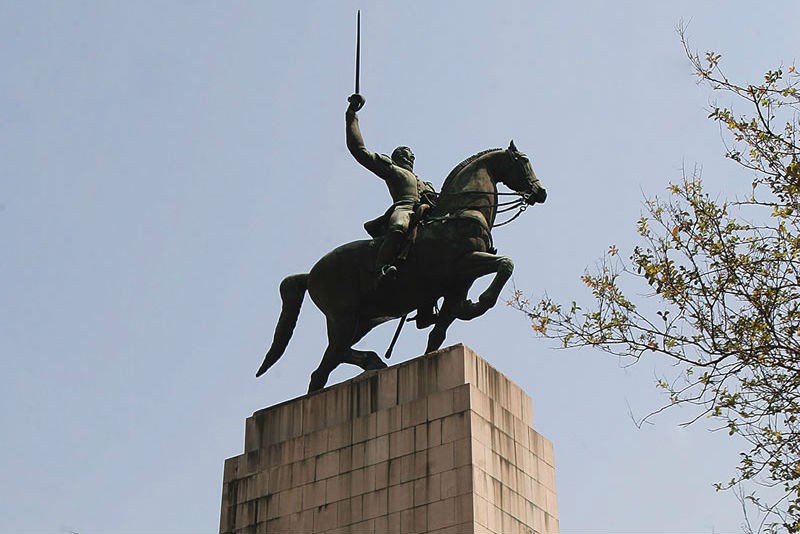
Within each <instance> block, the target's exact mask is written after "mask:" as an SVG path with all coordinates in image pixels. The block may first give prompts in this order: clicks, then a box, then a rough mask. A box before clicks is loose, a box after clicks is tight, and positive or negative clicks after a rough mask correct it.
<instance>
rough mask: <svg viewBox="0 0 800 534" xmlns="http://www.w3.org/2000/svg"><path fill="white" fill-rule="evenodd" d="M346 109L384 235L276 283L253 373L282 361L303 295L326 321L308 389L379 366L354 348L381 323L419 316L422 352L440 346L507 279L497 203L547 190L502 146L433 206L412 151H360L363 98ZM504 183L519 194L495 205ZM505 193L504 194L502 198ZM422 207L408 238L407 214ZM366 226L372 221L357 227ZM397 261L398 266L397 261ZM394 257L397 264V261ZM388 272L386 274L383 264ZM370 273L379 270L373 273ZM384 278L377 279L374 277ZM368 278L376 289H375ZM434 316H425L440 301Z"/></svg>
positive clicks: (479, 157)
mask: <svg viewBox="0 0 800 534" xmlns="http://www.w3.org/2000/svg"><path fill="white" fill-rule="evenodd" d="M349 102H350V105H349V106H348V110H347V112H346V115H345V117H346V131H347V146H348V149H349V150H350V151H351V153H352V154H353V156H354V157H355V158H356V160H357V161H358V162H359V163H361V164H362V165H363V166H365V167H366V168H367V169H369V170H370V171H372V172H373V173H374V174H376V175H378V176H379V177H381V178H383V179H384V180H385V181H386V184H387V186H388V188H389V192H390V194H391V196H392V201H393V204H392V207H391V208H390V209H389V211H388V212H387V214H386V215H385V216H384V219H385V223H386V224H385V229H386V231H385V233H383V235H381V233H382V232H381V231H375V229H374V228H375V226H381V225H373V231H372V232H371V233H372V234H373V235H377V236H378V237H373V238H372V239H364V240H359V241H353V242H351V243H347V244H344V245H341V246H339V247H337V248H335V249H334V250H332V251H330V252H329V253H327V254H326V255H325V256H323V257H322V258H321V259H320V260H319V261H318V262H317V263H316V264H314V266H313V267H312V268H311V270H310V271H309V272H308V273H302V274H295V275H291V276H288V277H286V278H284V280H283V281H282V282H281V284H280V295H281V300H282V308H281V313H280V316H279V318H278V324H277V326H276V327H275V333H274V336H273V340H272V345H271V346H270V348H269V350H268V351H267V354H266V356H265V357H264V361H263V363H262V364H261V367H260V368H259V369H258V371H257V372H256V376H261V375H262V374H264V373H265V372H266V371H267V370H268V369H269V368H270V367H271V366H272V365H274V364H275V362H277V361H278V359H279V358H280V357H281V356H282V355H283V353H284V352H285V350H286V347H287V345H288V343H289V340H290V339H291V337H292V334H293V332H294V327H295V325H296V323H297V318H298V316H299V314H300V307H301V304H302V302H303V299H304V297H305V294H306V292H308V294H309V295H310V296H311V299H312V301H313V302H314V304H316V305H317V307H318V308H319V309H320V310H321V311H322V312H323V314H324V315H325V317H326V322H327V330H328V346H327V348H326V349H325V352H324V354H323V356H322V361H321V362H320V364H319V366H318V367H317V369H316V370H315V371H314V372H313V373H312V374H311V380H310V383H309V386H308V391H309V392H312V391H316V390H318V389H321V388H323V387H325V384H326V383H327V381H328V377H329V375H330V373H331V372H332V371H333V370H334V369H335V368H336V367H337V366H338V365H339V364H342V363H350V364H353V365H357V366H359V367H361V368H362V369H364V370H371V369H381V368H383V367H386V364H385V363H384V362H383V361H382V360H381V359H380V357H379V356H378V354H377V353H375V352H373V351H364V350H359V349H355V348H353V345H354V344H356V343H357V342H358V341H359V340H360V339H362V338H363V337H364V336H365V335H366V334H367V333H368V332H369V331H370V330H372V329H373V328H374V327H376V326H377V325H379V324H382V323H384V322H386V321H389V320H392V319H396V318H398V317H404V316H405V315H406V314H408V313H409V312H411V311H413V310H415V309H416V310H418V311H421V312H422V313H421V315H423V316H425V315H426V314H428V316H427V317H423V318H422V319H420V317H419V316H418V319H417V327H418V328H422V327H425V326H429V325H430V324H433V329H432V330H431V332H430V333H429V335H428V343H427V347H426V349H425V352H426V353H428V352H432V351H434V350H436V349H438V348H439V347H441V346H442V343H444V340H445V337H446V333H447V329H448V328H449V326H450V325H451V324H452V323H453V322H454V321H455V320H456V319H461V320H471V319H474V318H476V317H478V316H480V315H482V314H484V313H486V311H488V310H489V309H490V308H492V307H493V306H494V305H495V304H496V303H497V299H498V297H499V296H500V292H501V290H502V288H503V286H504V285H505V283H506V282H507V281H508V279H509V278H510V277H511V273H512V271H513V268H514V266H513V262H512V261H511V259H510V258H508V257H506V256H499V255H497V254H495V250H494V247H493V242H492V235H491V230H492V227H494V226H496V224H495V218H496V215H497V213H498V206H503V205H505V207H504V209H506V210H507V209H513V208H518V209H519V210H520V211H519V213H521V212H522V210H524V208H526V207H527V206H529V205H532V204H535V203H541V202H544V201H545V199H546V197H547V193H546V191H545V189H544V187H542V185H541V183H540V182H539V180H538V179H537V178H536V175H535V173H534V172H533V168H532V166H531V163H530V161H529V160H528V158H527V156H525V154H523V153H522V152H519V151H518V150H517V148H516V147H515V146H514V142H513V141H512V142H511V143H510V145H509V147H508V148H507V149H500V148H497V149H490V150H484V151H482V152H479V153H477V154H475V155H474V156H471V157H469V158H467V159H466V160H464V161H463V162H461V163H460V164H459V165H457V166H456V167H455V168H454V169H453V170H452V171H451V172H450V174H449V175H448V176H447V178H446V179H445V181H444V183H443V185H442V190H441V192H440V194H439V196H438V198H437V200H436V203H435V205H431V204H432V203H431V202H422V201H421V200H422V199H423V198H424V196H425V195H426V194H429V193H430V192H431V191H430V190H432V188H430V186H429V185H427V184H425V183H424V182H421V181H420V180H419V178H417V176H416V175H415V174H414V173H413V161H414V160H413V154H412V153H411V150H410V149H408V148H407V147H400V148H398V149H396V150H395V151H394V153H393V154H392V156H391V157H387V156H385V155H380V154H375V153H373V152H370V151H369V150H367V149H366V148H365V147H364V142H363V139H362V138H361V134H360V131H359V129H358V120H357V117H356V112H357V111H358V110H359V109H361V106H363V105H364V99H363V98H362V97H360V95H358V94H356V95H353V96H351V97H350V99H349ZM498 183H503V184H505V185H506V186H507V187H508V188H509V189H511V190H512V191H513V192H515V194H518V195H519V197H518V198H517V199H515V200H513V201H511V202H499V200H498V198H499V195H502V194H503V193H498V190H497V184H498ZM505 194H509V193H505ZM421 205H425V206H427V207H429V209H427V211H426V210H424V209H423V210H418V212H422V211H424V214H422V215H421V219H420V221H419V222H418V223H417V224H416V227H414V228H413V229H412V231H411V232H410V233H412V234H415V235H414V239H413V243H412V244H411V245H407V244H406V242H407V239H408V233H409V232H408V229H409V226H412V227H413V223H412V222H411V221H412V220H413V219H414V218H415V217H414V216H413V214H414V212H415V207H417V208H418V207H419V206H421ZM365 226H367V227H368V228H369V226H370V223H368V224H367V225H365ZM398 256H402V258H404V260H403V261H402V263H398ZM402 258H401V259H402ZM389 266H391V267H389ZM376 271H377V272H376ZM381 274H383V275H384V276H383V277H381V276H380V275H381ZM489 274H494V278H493V280H492V281H491V283H490V284H489V286H488V287H487V288H486V289H485V290H484V291H483V292H482V293H481V295H480V296H479V298H478V300H477V301H476V302H473V301H471V300H469V299H468V296H467V294H468V291H469V288H470V287H471V286H472V284H473V282H475V280H477V279H478V278H480V277H482V276H485V275H489ZM376 276H377V277H378V279H379V283H376ZM440 298H441V299H443V301H442V306H441V310H440V311H439V313H438V314H436V315H433V314H432V313H429V312H428V310H432V309H433V308H434V305H435V304H436V302H437V301H438V300H439V299H440Z"/></svg>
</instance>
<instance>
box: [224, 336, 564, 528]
mask: <svg viewBox="0 0 800 534" xmlns="http://www.w3.org/2000/svg"><path fill="white" fill-rule="evenodd" d="M244 449H245V450H244V454H242V455H239V456H235V457H233V458H229V459H228V460H226V461H225V470H224V479H223V491H222V512H221V516H220V534H262V533H263V534H266V533H329V534H345V533H353V534H355V533H369V534H373V533H374V534H391V533H409V534H412V533H413V534H416V533H430V534H433V533H436V534H489V533H494V534H534V533H535V534H558V508H557V504H556V485H555V467H554V461H553V446H552V444H551V443H550V442H549V441H548V440H547V439H545V438H544V437H542V436H541V435H540V434H538V433H537V432H535V431H534V430H533V408H532V402H531V399H530V397H529V396H528V395H526V394H525V392H524V391H522V390H521V389H520V388H519V387H518V386H517V385H516V384H514V383H513V382H511V381H510V380H509V379H508V378H506V377H505V376H503V375H502V374H501V373H500V372H498V371H497V370H495V369H494V368H493V367H491V366H490V365H489V364H488V363H487V362H486V361H485V360H483V359H482V358H481V357H480V356H478V355H477V354H476V353H475V352H473V351H472V350H471V349H469V348H468V347H466V346H464V345H455V346H453V347H449V348H446V349H442V350H439V351H437V352H434V353H431V354H428V355H425V356H421V357H419V358H416V359H413V360H410V361H406V362H403V363H401V364H399V365H396V366H393V367H389V368H387V369H382V370H380V371H371V372H369V373H364V374H362V375H360V376H358V377H356V378H354V379H352V380H348V381H346V382H343V383H340V384H336V385H334V386H331V387H329V388H327V389H324V390H322V391H319V392H315V393H313V394H310V395H306V396H304V397H300V398H297V399H294V400H291V401H288V402H285V403H282V404H278V405H276V406H272V407H270V408H265V409H263V410H260V411H257V412H255V413H254V414H253V415H252V416H251V417H249V418H248V419H247V422H246V428H245V447H244Z"/></svg>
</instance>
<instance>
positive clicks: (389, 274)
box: [376, 230, 405, 285]
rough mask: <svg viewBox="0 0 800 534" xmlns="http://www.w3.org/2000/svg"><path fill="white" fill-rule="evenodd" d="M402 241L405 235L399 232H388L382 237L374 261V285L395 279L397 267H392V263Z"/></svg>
mask: <svg viewBox="0 0 800 534" xmlns="http://www.w3.org/2000/svg"><path fill="white" fill-rule="evenodd" d="M404 239H405V233H404V232H403V231H401V230H390V231H389V232H388V233H387V234H386V235H385V236H384V237H383V243H381V248H379V249H378V258H377V261H376V264H377V267H378V274H377V279H376V285H377V284H381V283H383V281H385V280H391V279H394V278H396V277H397V267H396V266H395V265H393V262H394V261H395V259H396V258H397V253H398V252H399V251H400V247H402V246H403V241H404Z"/></svg>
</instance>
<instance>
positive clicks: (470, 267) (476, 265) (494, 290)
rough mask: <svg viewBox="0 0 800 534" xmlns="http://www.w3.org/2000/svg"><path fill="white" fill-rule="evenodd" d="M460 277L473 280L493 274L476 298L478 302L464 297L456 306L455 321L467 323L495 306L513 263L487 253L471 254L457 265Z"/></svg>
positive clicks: (509, 259)
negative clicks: (459, 320) (490, 280)
mask: <svg viewBox="0 0 800 534" xmlns="http://www.w3.org/2000/svg"><path fill="white" fill-rule="evenodd" d="M458 271H459V275H460V276H464V277H469V278H472V279H473V280H474V279H477V278H480V277H481V276H484V275H487V274H491V273H495V276H494V279H493V280H492V282H491V283H490V284H489V287H487V288H486V290H484V292H483V293H481V295H480V296H479V297H478V302H472V301H471V300H469V299H467V298H466V297H465V298H464V300H463V301H462V302H461V303H460V304H459V305H458V306H457V309H456V312H455V315H456V318H457V319H461V320H463V321H469V320H470V319H474V318H475V317H478V316H480V315H483V314H484V313H486V312H487V311H488V310H489V309H490V308H492V307H493V306H494V305H495V304H497V299H498V298H499V297H500V292H501V291H502V290H503V287H504V286H505V285H506V282H508V279H509V278H511V273H513V272H514V262H513V261H511V258H509V257H508V256H496V255H494V254H489V253H487V252H472V253H470V254H469V255H467V256H466V257H465V258H464V259H463V260H461V262H459V265H458Z"/></svg>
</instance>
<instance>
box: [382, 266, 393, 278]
mask: <svg viewBox="0 0 800 534" xmlns="http://www.w3.org/2000/svg"><path fill="white" fill-rule="evenodd" d="M379 276H380V277H381V278H394V277H395V276H397V267H395V266H394V265H392V264H389V265H384V266H383V267H381V269H380V274H379Z"/></svg>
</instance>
